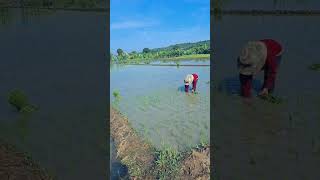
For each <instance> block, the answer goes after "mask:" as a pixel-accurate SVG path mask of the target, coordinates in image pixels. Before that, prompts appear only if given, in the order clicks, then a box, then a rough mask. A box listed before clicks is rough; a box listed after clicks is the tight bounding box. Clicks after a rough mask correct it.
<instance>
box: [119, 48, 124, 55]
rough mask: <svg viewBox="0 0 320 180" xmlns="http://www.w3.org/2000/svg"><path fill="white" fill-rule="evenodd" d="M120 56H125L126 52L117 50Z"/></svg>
mask: <svg viewBox="0 0 320 180" xmlns="http://www.w3.org/2000/svg"><path fill="white" fill-rule="evenodd" d="M117 53H118V56H123V54H124V52H123V50H122V49H120V48H119V49H117Z"/></svg>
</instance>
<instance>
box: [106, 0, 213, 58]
mask: <svg viewBox="0 0 320 180" xmlns="http://www.w3.org/2000/svg"><path fill="white" fill-rule="evenodd" d="M110 5H111V9H110V11H111V13H110V45H111V52H112V53H114V52H115V51H116V49H118V48H121V49H123V50H124V51H126V52H131V51H138V52H140V51H142V49H143V48H145V47H147V48H157V47H164V46H168V45H172V44H176V43H184V42H196V41H201V40H209V39H210V0H110Z"/></svg>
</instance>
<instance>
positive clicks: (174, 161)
mask: <svg viewBox="0 0 320 180" xmlns="http://www.w3.org/2000/svg"><path fill="white" fill-rule="evenodd" d="M156 156H157V157H156V174H157V178H158V179H170V177H174V175H175V174H176V173H177V172H178V170H179V167H180V159H181V158H182V154H181V153H179V152H178V151H177V150H176V149H174V148H172V147H170V146H168V145H163V148H162V149H161V150H158V151H156Z"/></svg>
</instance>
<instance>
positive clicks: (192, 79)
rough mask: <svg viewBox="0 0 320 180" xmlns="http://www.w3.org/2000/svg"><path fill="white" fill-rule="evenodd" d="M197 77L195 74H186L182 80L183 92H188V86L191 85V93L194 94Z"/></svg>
mask: <svg viewBox="0 0 320 180" xmlns="http://www.w3.org/2000/svg"><path fill="white" fill-rule="evenodd" d="M198 79H199V76H198V75H197V74H195V73H194V74H188V75H187V76H186V78H185V79H184V87H185V92H189V85H190V84H192V92H196V89H197V82H198Z"/></svg>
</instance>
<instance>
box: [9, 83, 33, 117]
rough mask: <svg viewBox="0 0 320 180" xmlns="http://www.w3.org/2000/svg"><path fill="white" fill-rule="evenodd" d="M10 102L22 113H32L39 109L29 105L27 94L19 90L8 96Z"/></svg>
mask: <svg viewBox="0 0 320 180" xmlns="http://www.w3.org/2000/svg"><path fill="white" fill-rule="evenodd" d="M8 102H9V104H11V105H12V106H13V107H15V108H16V109H17V110H18V111H19V112H21V113H31V112H33V111H36V110H37V109H38V108H37V107H36V106H34V105H32V104H30V103H29V101H28V98H27V96H26V94H25V93H24V92H23V91H21V90H18V89H15V90H12V91H11V92H10V93H9V95H8Z"/></svg>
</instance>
